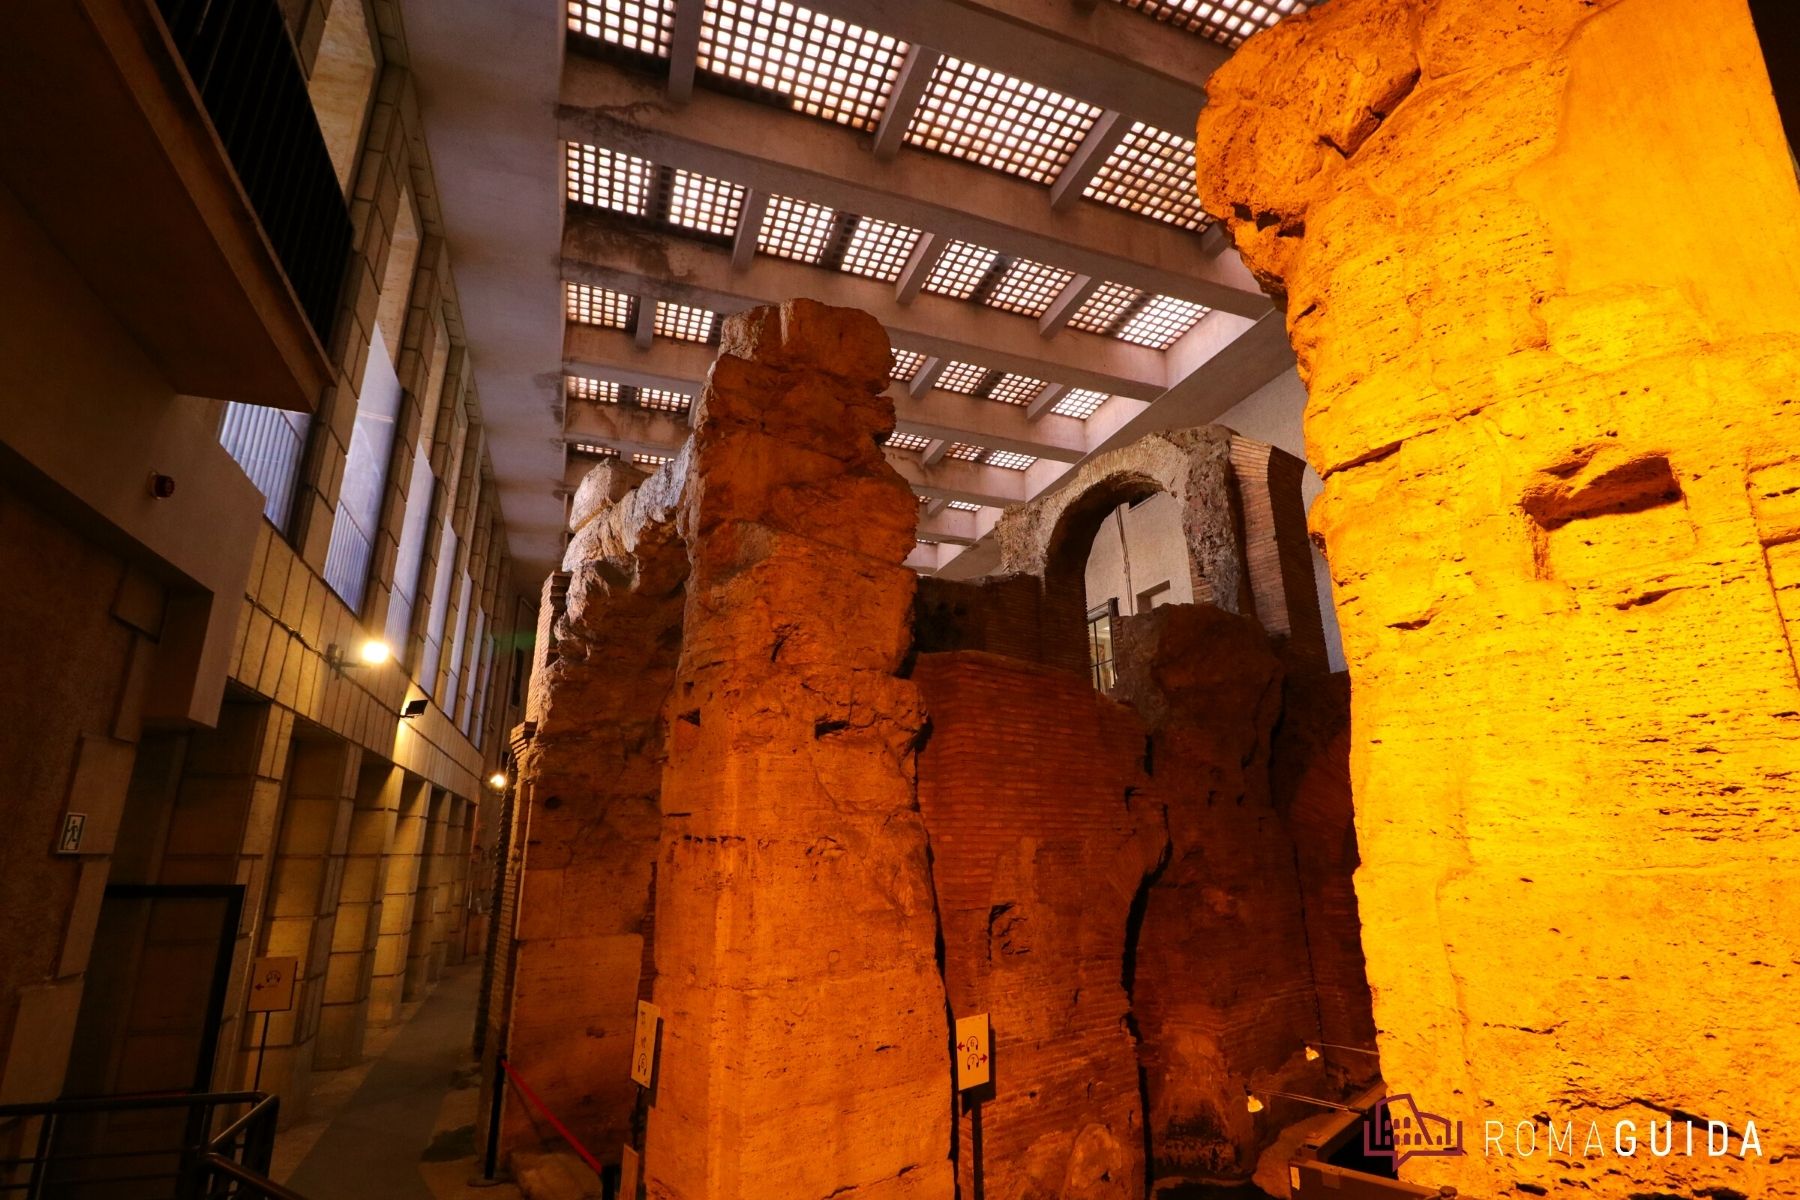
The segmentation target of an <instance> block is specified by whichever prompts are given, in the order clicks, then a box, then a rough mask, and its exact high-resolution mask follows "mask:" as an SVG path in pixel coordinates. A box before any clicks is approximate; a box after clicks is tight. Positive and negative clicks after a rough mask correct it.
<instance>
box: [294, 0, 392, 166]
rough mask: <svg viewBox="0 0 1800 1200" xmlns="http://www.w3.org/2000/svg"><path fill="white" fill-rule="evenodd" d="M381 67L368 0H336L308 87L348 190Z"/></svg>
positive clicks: (314, 62) (321, 128) (327, 147)
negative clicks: (366, 3) (371, 34)
mask: <svg viewBox="0 0 1800 1200" xmlns="http://www.w3.org/2000/svg"><path fill="white" fill-rule="evenodd" d="M378 67H379V64H378V62H377V59H376V51H375V41H374V39H373V38H371V37H370V36H369V22H368V13H367V11H366V9H365V8H364V5H363V0H340V2H339V3H336V4H333V5H332V6H331V9H330V11H329V12H328V13H327V14H326V16H325V29H324V32H323V34H322V35H321V36H320V38H319V50H318V54H317V55H316V56H315V57H314V59H313V67H312V77H311V78H310V79H308V80H307V85H306V86H307V91H308V92H309V93H311V96H312V104H313V112H314V114H315V115H316V116H317V117H318V119H319V132H320V133H322V134H324V135H325V148H326V150H328V151H329V152H330V154H331V165H332V167H333V168H334V169H335V170H336V171H337V177H338V186H339V187H341V188H343V189H344V191H346V192H348V191H349V190H350V176H351V172H352V171H353V170H354V169H355V167H356V152H357V151H358V150H359V149H361V148H362V138H363V129H364V127H366V126H367V125H368V123H369V102H370V101H371V100H373V99H374V98H375V74H376V71H377V69H378Z"/></svg>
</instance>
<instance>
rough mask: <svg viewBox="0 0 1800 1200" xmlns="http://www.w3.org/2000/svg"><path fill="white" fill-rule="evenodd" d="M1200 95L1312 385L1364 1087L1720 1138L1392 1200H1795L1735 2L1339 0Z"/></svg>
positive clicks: (1771, 426) (1216, 192) (1768, 344)
mask: <svg viewBox="0 0 1800 1200" xmlns="http://www.w3.org/2000/svg"><path fill="white" fill-rule="evenodd" d="M1696 30H1703V31H1705V32H1704V35H1703V36H1696V34H1695V32H1694V31H1696ZM1209 92H1210V94H1211V97H1212V103H1211V104H1209V105H1208V107H1207V108H1206V110H1205V111H1204V113H1203V114H1202V116H1201V119H1200V126H1199V131H1198V145H1199V149H1198V160H1199V162H1198V166H1199V179H1200V181H1201V189H1202V195H1203V198H1204V200H1205V203H1206V206H1207V208H1208V209H1209V211H1211V212H1213V213H1215V214H1217V215H1219V216H1221V217H1223V218H1225V219H1226V221H1227V222H1228V224H1229V227H1230V229H1231V232H1232V233H1233V235H1234V236H1235V237H1236V239H1237V242H1238V245H1239V247H1240V249H1241V250H1242V251H1243V253H1244V255H1245V258H1246V261H1248V262H1249V263H1250V264H1251V267H1252V269H1253V270H1255V271H1256V272H1257V274H1258V276H1259V278H1261V279H1262V280H1263V281H1264V282H1265V283H1266V285H1267V286H1269V287H1270V288H1271V289H1272V290H1274V291H1276V292H1278V293H1281V294H1284V295H1285V296H1286V298H1287V310H1288V325H1289V331H1290V335H1291V337H1292V340H1293V342H1294V346H1295V349H1296V351H1297V353H1298V355H1299V358H1300V365H1301V371H1302V374H1303V376H1304V377H1305V378H1306V380H1307V382H1308V385H1309V388H1310V392H1311V400H1310V404H1309V407H1308V411H1307V416H1306V425H1307V430H1306V432H1307V445H1308V454H1309V457H1310V458H1311V459H1312V461H1313V463H1314V465H1315V466H1316V467H1317V468H1318V470H1319V473H1320V474H1321V475H1322V476H1324V478H1325V490H1324V493H1323V495H1322V497H1321V499H1320V500H1319V502H1318V504H1317V505H1316V507H1315V509H1314V512H1313V525H1314V528H1315V529H1316V530H1317V531H1318V532H1319V533H1320V534H1322V536H1323V538H1324V540H1325V542H1326V546H1327V551H1328V555H1329V558H1330V562H1331V568H1332V574H1333V579H1334V585H1335V589H1336V596H1337V604H1338V612H1339V619H1340V624H1341V626H1342V629H1343V633H1344V644H1345V652H1346V656H1347V658H1348V660H1349V665H1350V670H1351V674H1352V678H1353V680H1354V682H1355V704H1354V707H1355V734H1354V739H1353V745H1352V778H1353V781H1354V785H1355V792H1356V810H1357V812H1356V821H1357V828H1358V834H1359V840H1360V842H1361V848H1362V860H1363V861H1362V866H1361V868H1360V869H1359V871H1358V874H1357V890H1358V894H1359V898H1360V901H1361V908H1362V914H1363V920H1364V926H1365V934H1364V939H1363V942H1364V948H1365V950H1366V952H1367V957H1368V975H1369V980H1370V982H1371V984H1372V985H1373V988H1374V992H1375V997H1376V1004H1375V1018H1376V1021H1377V1024H1378V1026H1379V1027H1380V1029H1381V1031H1382V1032H1381V1052H1382V1063H1383V1067H1384V1072H1385V1074H1386V1077H1387V1080H1388V1082H1389V1084H1390V1086H1391V1087H1392V1088H1393V1089H1394V1090H1395V1091H1397V1092H1411V1093H1413V1094H1415V1095H1416V1096H1417V1097H1418V1098H1419V1101H1420V1103H1421V1105H1424V1106H1428V1107H1429V1108H1431V1109H1432V1110H1434V1111H1438V1112H1442V1113H1445V1114H1447V1115H1452V1116H1460V1117H1462V1118H1463V1119H1464V1120H1465V1121H1468V1122H1472V1123H1475V1128H1474V1129H1473V1131H1472V1133H1471V1137H1472V1138H1475V1139H1480V1138H1481V1136H1482V1133H1483V1129H1484V1127H1483V1126H1482V1125H1481V1124H1480V1122H1483V1121H1485V1120H1486V1119H1488V1118H1496V1119H1498V1120H1500V1121H1501V1122H1503V1125H1504V1128H1505V1129H1507V1130H1508V1131H1511V1130H1513V1129H1514V1128H1515V1127H1516V1125H1517V1123H1519V1122H1531V1121H1533V1120H1534V1118H1537V1119H1539V1120H1542V1118H1539V1117H1538V1114H1544V1115H1545V1116H1546V1117H1548V1119H1549V1120H1551V1121H1554V1122H1557V1123H1559V1124H1560V1123H1561V1122H1564V1121H1570V1120H1572V1121H1574V1122H1576V1123H1577V1125H1576V1128H1577V1129H1578V1130H1582V1131H1585V1129H1586V1128H1587V1123H1588V1122H1589V1121H1595V1122H1598V1123H1599V1124H1600V1126H1601V1128H1602V1129H1604V1130H1605V1131H1606V1136H1607V1139H1608V1141H1609V1144H1610V1140H1611V1134H1612V1131H1613V1130H1614V1129H1615V1127H1616V1123H1617V1122H1619V1121H1623V1120H1630V1121H1633V1122H1635V1125H1636V1129H1637V1131H1638V1136H1639V1137H1640V1138H1642V1137H1643V1136H1644V1131H1645V1130H1646V1128H1647V1126H1648V1124H1649V1122H1650V1121H1652V1120H1659V1119H1664V1118H1665V1115H1666V1114H1668V1113H1670V1112H1679V1113H1683V1114H1686V1113H1692V1114H1695V1115H1696V1116H1698V1117H1705V1118H1711V1119H1715V1120H1720V1121H1724V1122H1727V1123H1729V1125H1730V1126H1731V1127H1732V1129H1733V1130H1734V1131H1735V1132H1734V1138H1733V1153H1732V1154H1730V1155H1727V1156H1722V1157H1718V1158H1711V1157H1707V1156H1704V1155H1702V1156H1699V1157H1688V1156H1686V1155H1682V1154H1675V1155H1671V1156H1668V1157H1657V1156H1653V1155H1649V1154H1645V1153H1641V1152H1640V1153H1638V1154H1636V1155H1633V1156H1630V1157H1626V1156H1620V1155H1617V1154H1613V1153H1606V1154H1603V1155H1600V1156H1592V1155H1589V1154H1586V1153H1583V1152H1581V1151H1580V1150H1577V1151H1576V1152H1574V1153H1561V1154H1552V1153H1551V1152H1549V1151H1548V1149H1547V1148H1544V1146H1543V1140H1544V1139H1543V1130H1542V1127H1541V1125H1540V1127H1539V1146H1540V1151H1539V1153H1538V1154H1536V1155H1535V1156H1532V1157H1521V1156H1519V1155H1518V1154H1516V1153H1513V1152H1512V1151H1511V1145H1512V1144H1511V1143H1510V1141H1509V1142H1508V1143H1507V1145H1508V1151H1507V1152H1506V1153H1500V1154H1491V1153H1490V1154H1480V1153H1477V1154H1470V1155H1466V1156H1464V1157H1460V1158H1452V1157H1445V1158H1427V1159H1415V1160H1413V1161H1411V1162H1409V1163H1407V1164H1406V1165H1405V1167H1404V1168H1403V1173H1404V1174H1406V1175H1407V1176H1408V1177H1409V1178H1413V1179H1417V1180H1420V1181H1423V1182H1427V1183H1431V1184H1438V1183H1450V1184H1455V1185H1457V1186H1460V1187H1462V1188H1463V1189H1464V1190H1465V1191H1468V1192H1472V1193H1476V1194H1486V1195H1502V1194H1506V1193H1507V1192H1508V1191H1510V1190H1513V1189H1526V1190H1529V1191H1530V1192H1532V1193H1533V1194H1542V1193H1544V1192H1546V1191H1548V1192H1550V1193H1553V1194H1563V1193H1565V1192H1567V1191H1569V1190H1570V1189H1571V1188H1576V1187H1578V1188H1580V1189H1582V1190H1583V1192H1584V1193H1585V1194H1589V1195H1594V1196H1619V1197H1624V1196H1634V1195H1646V1194H1656V1195H1664V1194H1671V1193H1675V1192H1680V1193H1682V1194H1688V1193H1689V1192H1699V1191H1701V1190H1704V1191H1705V1194H1720V1195H1724V1194H1754V1195H1759V1196H1793V1195H1800V1142H1797V1140H1796V1139H1797V1134H1796V1129H1795V1127H1794V1124H1793V1121H1792V1116H1793V1113H1794V1112H1795V1109H1796V1091H1795V1087H1796V1085H1795V1080H1796V1079H1800V1043H1796V1041H1795V1039H1794V1037H1793V1014H1794V1012H1795V1011H1796V1009H1797V1008H1800V984H1797V983H1796V978H1795V975H1794V973H1793V971H1792V970H1791V964H1792V963H1794V962H1795V961H1800V920H1796V917H1797V916H1800V909H1797V908H1796V901H1795V896H1796V894H1797V884H1800V825H1797V823H1796V822H1795V820H1794V814H1795V812H1796V810H1797V809H1800V802H1797V801H1796V798H1795V793H1794V788H1793V783H1792V780H1793V779H1794V778H1795V775H1796V772H1800V687H1797V686H1796V665H1795V658H1794V652H1793V638H1792V630H1793V626H1794V623H1795V621H1796V619H1797V618H1800V601H1797V600H1796V597H1800V552H1797V551H1796V549H1795V547H1796V545H1800V501H1797V499H1796V498H1797V497H1800V487H1796V484H1797V483H1800V460H1797V456H1796V451H1795V444H1796V442H1795V429H1796V421H1795V412H1796V407H1795V404H1796V394H1795V383H1794V381H1795V379H1796V377H1797V376H1800V195H1797V194H1796V187H1795V177H1794V172H1793V168H1792V162H1791V160H1790V158H1789V154H1788V151H1787V147H1786V144H1785V141H1784V138H1783V136H1782V131H1781V127H1780V124H1779V120H1778V117H1777V115H1776V111H1775V107H1774V104H1773V102H1772V100H1771V99H1770V96H1769V85H1768V81H1767V78H1766V76H1765V74H1764V71H1763V68H1762V64H1761V59H1760V52H1759V48H1758V45H1757V40H1756V36H1755V33H1754V31H1753V29H1752V27H1751V23H1750V15H1749V12H1748V11H1747V9H1746V7H1745V5H1744V3H1743V2H1742V0H1693V2H1685V3H1676V2H1675V0H1612V2H1610V3H1607V2H1597V0H1530V2H1528V3H1520V4H1507V5H1495V4H1490V3H1486V2H1483V0H1439V2H1438V3H1424V2H1421V0H1407V2H1388V0H1381V2H1375V0H1338V2H1336V3H1333V4H1330V5H1327V6H1324V7H1321V8H1319V9H1316V10H1314V11H1313V12H1311V13H1309V14H1307V15H1306V16H1305V17H1301V18H1294V19H1290V20H1288V21H1285V22H1283V23H1282V24H1281V25H1280V26H1278V27H1277V28H1276V29H1275V30H1274V31H1272V32H1270V33H1268V34H1264V35H1261V36H1259V37H1257V38H1253V39H1251V41H1249V42H1248V43H1247V44H1246V45H1245V46H1244V47H1243V49H1242V50H1240V51H1239V52H1238V53H1237V54H1236V55H1235V56H1234V57H1233V58H1232V60H1231V61H1230V62H1229V63H1228V64H1227V65H1226V66H1225V67H1224V68H1222V69H1221V70H1220V71H1219V72H1218V73H1217V74H1215V75H1214V76H1213V78H1212V80H1211V84H1210V86H1209ZM1752 1121H1753V1122H1755V1124H1756V1126H1757V1128H1758V1130H1759V1132H1760V1135H1761V1147H1760V1148H1761V1152H1762V1153H1761V1156H1752V1157H1750V1158H1749V1159H1748V1160H1744V1159H1741V1158H1740V1157H1739V1156H1738V1152H1739V1151H1740V1150H1741V1149H1742V1143H1741V1141H1740V1140H1739V1139H1740V1138H1741V1135H1742V1134H1743V1132H1744V1131H1745V1129H1746V1126H1747V1123H1749V1122H1752ZM1580 1145H1581V1142H1580V1141H1579V1139H1578V1141H1577V1146H1580Z"/></svg>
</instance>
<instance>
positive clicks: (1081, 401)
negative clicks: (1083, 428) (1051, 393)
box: [1050, 388, 1112, 421]
mask: <svg viewBox="0 0 1800 1200" xmlns="http://www.w3.org/2000/svg"><path fill="white" fill-rule="evenodd" d="M1110 399H1112V397H1111V396H1108V395H1107V394H1106V393H1105V392H1092V391H1089V390H1088V389H1087V388H1070V389H1069V390H1068V391H1066V392H1064V393H1063V394H1062V395H1060V396H1058V397H1057V398H1056V403H1055V404H1053V405H1051V406H1050V411H1051V412H1053V413H1055V414H1056V415H1057V416H1059V417H1074V418H1075V419H1076V420H1077V421H1085V420H1087V419H1088V418H1089V417H1091V416H1093V415H1094V414H1095V413H1097V412H1099V411H1100V406H1101V405H1102V404H1105V403H1106V402H1107V401H1108V400H1110Z"/></svg>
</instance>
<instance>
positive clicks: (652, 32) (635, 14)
mask: <svg viewBox="0 0 1800 1200" xmlns="http://www.w3.org/2000/svg"><path fill="white" fill-rule="evenodd" d="M568 14H569V19H568V24H569V32H571V33H578V34H580V35H581V36H582V37H588V38H593V39H594V40H595V41H597V42H604V43H606V44H607V45H611V46H617V47H619V48H620V49H622V50H631V51H635V52H636V53H638V54H648V55H651V56H653V57H656V58H667V57H669V40H670V37H671V35H672V34H673V32H674V29H675V0H568Z"/></svg>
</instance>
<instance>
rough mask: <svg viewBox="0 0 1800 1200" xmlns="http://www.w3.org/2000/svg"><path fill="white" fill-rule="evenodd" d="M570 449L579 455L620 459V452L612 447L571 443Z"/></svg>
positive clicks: (591, 443)
mask: <svg viewBox="0 0 1800 1200" xmlns="http://www.w3.org/2000/svg"><path fill="white" fill-rule="evenodd" d="M569 449H571V450H573V451H574V452H575V453H577V454H591V455H593V456H594V457H595V458H617V457H619V452H618V451H617V450H615V449H613V448H612V447H611V446H601V445H598V444H596V443H594V442H570V443H569Z"/></svg>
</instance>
